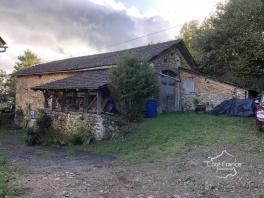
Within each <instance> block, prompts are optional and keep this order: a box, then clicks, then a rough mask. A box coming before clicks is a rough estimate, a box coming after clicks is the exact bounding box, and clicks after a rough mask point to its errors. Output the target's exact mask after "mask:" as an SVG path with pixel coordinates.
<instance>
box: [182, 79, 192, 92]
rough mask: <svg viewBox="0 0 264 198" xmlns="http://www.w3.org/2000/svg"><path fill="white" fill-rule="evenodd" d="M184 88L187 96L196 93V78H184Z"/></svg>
mask: <svg viewBox="0 0 264 198" xmlns="http://www.w3.org/2000/svg"><path fill="white" fill-rule="evenodd" d="M182 87H183V90H184V93H185V94H193V93H195V78H194V77H189V78H184V79H183V83H182Z"/></svg>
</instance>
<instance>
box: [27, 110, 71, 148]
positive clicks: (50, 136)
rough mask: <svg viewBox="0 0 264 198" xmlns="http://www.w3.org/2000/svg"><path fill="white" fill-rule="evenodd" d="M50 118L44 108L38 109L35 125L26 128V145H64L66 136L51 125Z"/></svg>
mask: <svg viewBox="0 0 264 198" xmlns="http://www.w3.org/2000/svg"><path fill="white" fill-rule="evenodd" d="M51 122H52V121H51V118H50V117H49V116H48V115H47V114H46V113H45V111H44V110H39V111H38V116H37V120H36V126H35V127H34V128H27V129H26V138H25V143H26V144H27V145H28V146H34V145H65V144H67V137H65V136H63V135H62V134H60V133H58V132H57V131H55V130H54V129H53V128H52V127H51V124H52V123H51Z"/></svg>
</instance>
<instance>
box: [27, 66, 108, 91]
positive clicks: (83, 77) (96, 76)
mask: <svg viewBox="0 0 264 198" xmlns="http://www.w3.org/2000/svg"><path fill="white" fill-rule="evenodd" d="M108 83H109V81H108V79H107V75H106V71H105V70H98V71H87V72H82V73H80V74H77V75H75V76H72V77H68V78H65V79H62V80H57V81H54V82H51V83H47V84H44V85H40V86H37V87H33V88H32V89H33V90H45V89H47V90H59V89H90V90H95V89H99V88H101V87H103V86H105V85H107V84H108Z"/></svg>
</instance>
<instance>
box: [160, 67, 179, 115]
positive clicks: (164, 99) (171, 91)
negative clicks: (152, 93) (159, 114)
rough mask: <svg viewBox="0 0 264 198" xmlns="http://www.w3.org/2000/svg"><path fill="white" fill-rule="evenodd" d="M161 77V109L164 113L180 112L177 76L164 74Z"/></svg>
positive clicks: (168, 73) (169, 73)
mask: <svg viewBox="0 0 264 198" xmlns="http://www.w3.org/2000/svg"><path fill="white" fill-rule="evenodd" d="M163 74H164V75H162V76H161V108H162V111H163V112H174V111H178V110H179V109H178V97H177V93H178V91H177V87H178V86H177V82H176V79H175V77H176V75H175V74H174V73H171V72H163Z"/></svg>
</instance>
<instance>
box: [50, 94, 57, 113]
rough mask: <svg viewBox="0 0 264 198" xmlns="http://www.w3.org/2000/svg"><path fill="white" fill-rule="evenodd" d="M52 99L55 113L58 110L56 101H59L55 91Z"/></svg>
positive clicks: (52, 107) (52, 108)
mask: <svg viewBox="0 0 264 198" xmlns="http://www.w3.org/2000/svg"><path fill="white" fill-rule="evenodd" d="M51 97H52V98H51V99H52V101H51V103H52V104H51V110H52V111H55V110H56V99H57V95H56V92H55V91H54V92H53V93H52V96H51Z"/></svg>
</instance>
